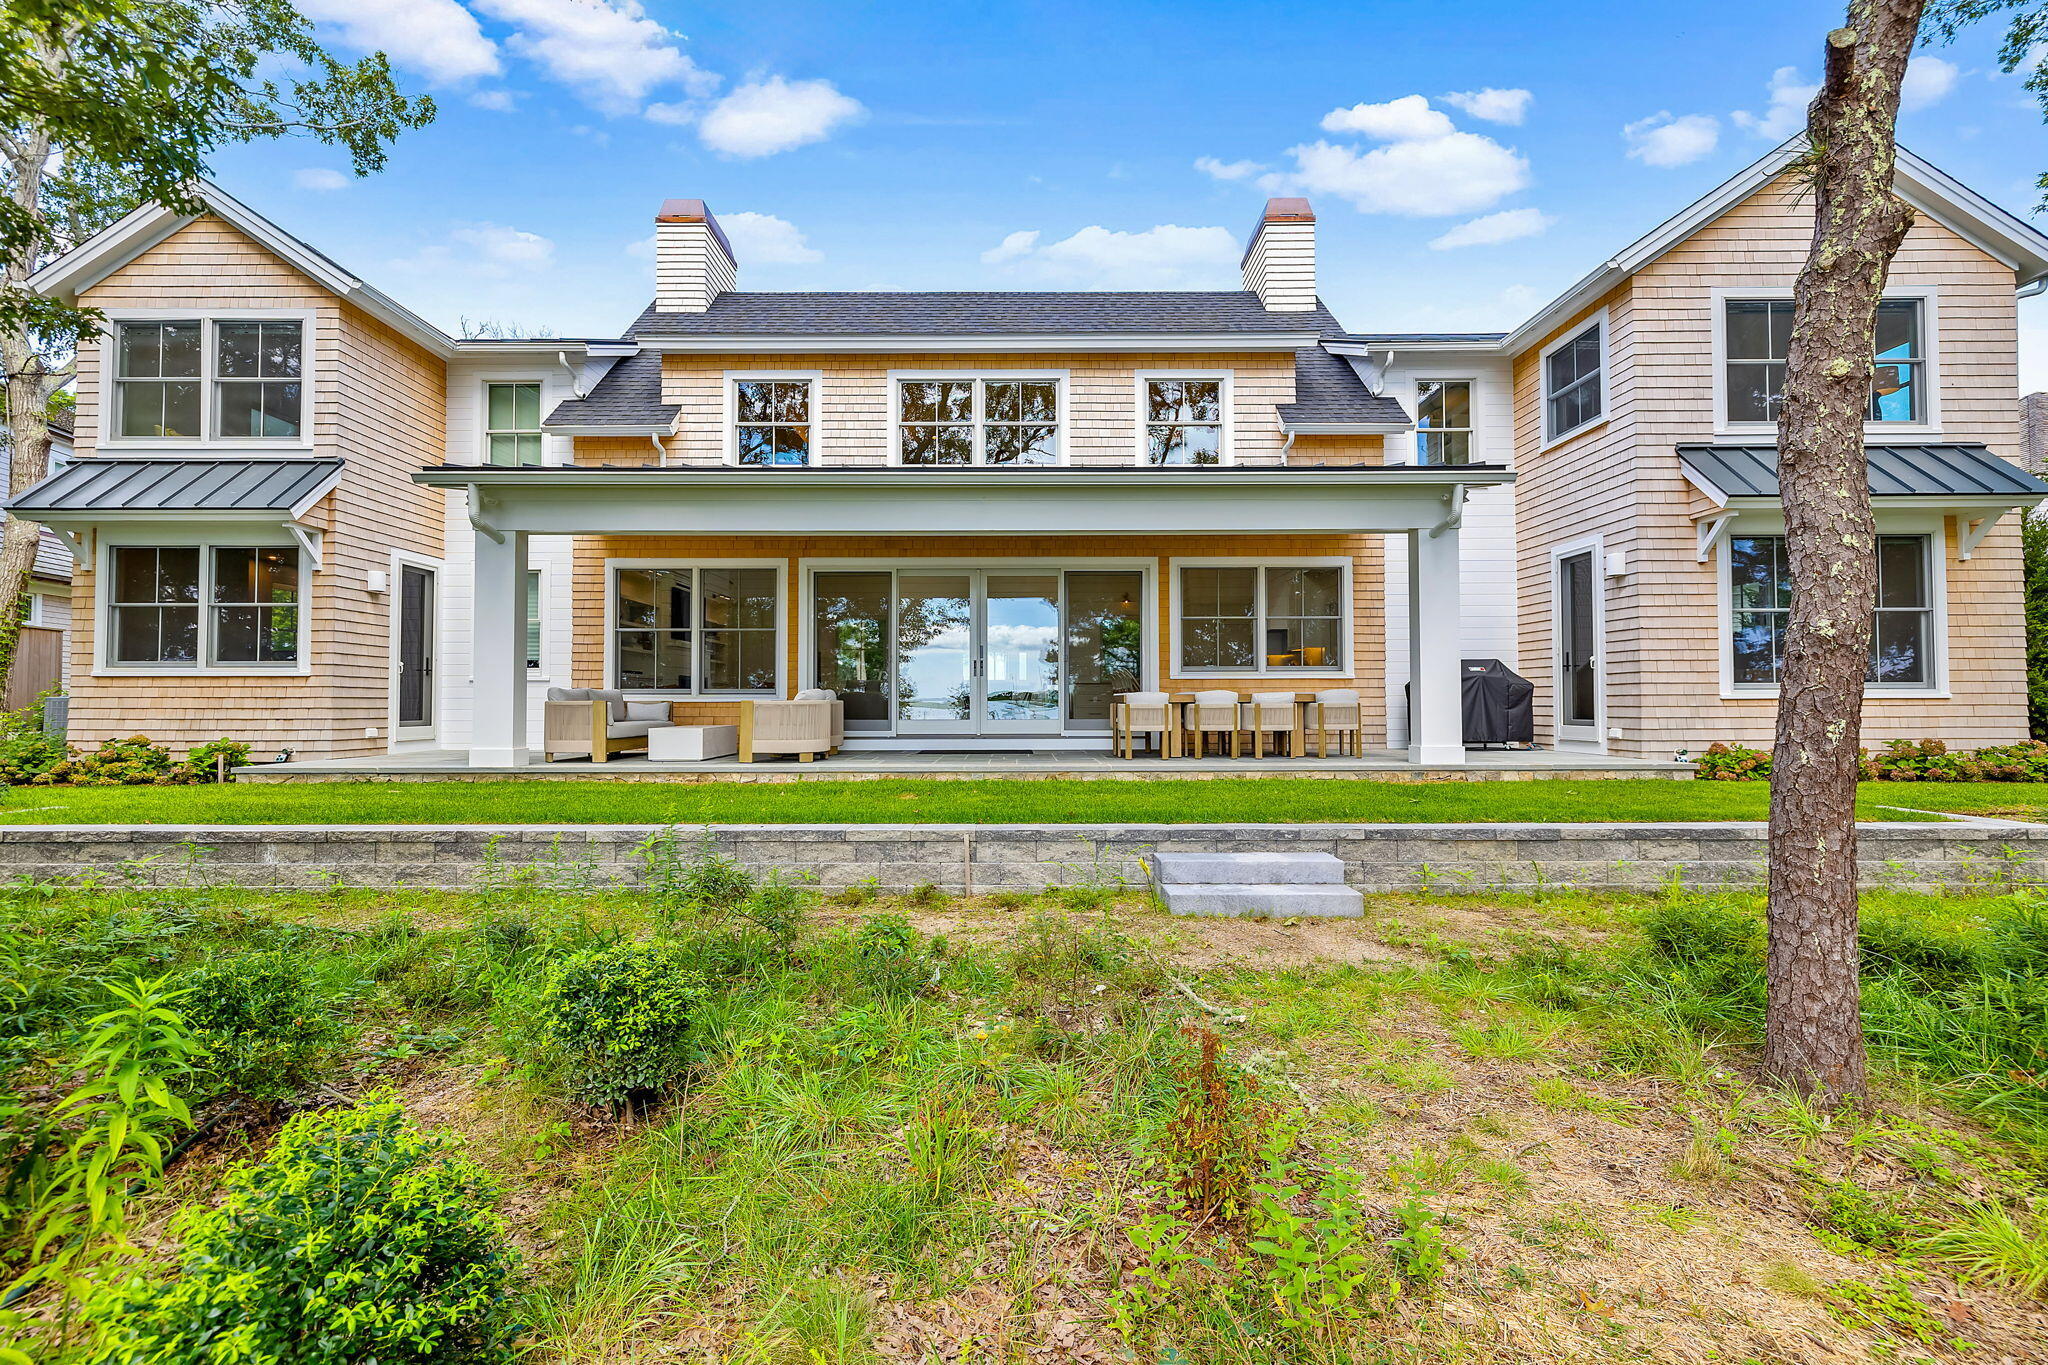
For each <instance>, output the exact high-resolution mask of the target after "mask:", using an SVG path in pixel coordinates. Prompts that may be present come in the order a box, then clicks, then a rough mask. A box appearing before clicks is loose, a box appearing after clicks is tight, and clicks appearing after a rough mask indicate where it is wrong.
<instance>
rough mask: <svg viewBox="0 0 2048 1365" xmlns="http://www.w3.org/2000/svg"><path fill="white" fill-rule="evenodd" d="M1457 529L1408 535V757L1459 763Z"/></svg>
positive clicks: (1462, 742)
mask: <svg viewBox="0 0 2048 1365" xmlns="http://www.w3.org/2000/svg"><path fill="white" fill-rule="evenodd" d="M1459 596H1460V591H1459V585H1458V528H1457V526H1456V525H1455V524H1453V525H1450V526H1445V527H1443V528H1441V529H1440V530H1437V531H1434V532H1432V531H1430V530H1429V529H1428V528H1426V527H1422V528H1418V529H1416V530H1413V531H1410V532H1409V533H1408V761H1409V762H1411V763H1430V764H1447V763H1463V762H1464V761H1465V708H1464V700H1463V687H1464V670H1463V668H1462V666H1461V665H1462V660H1461V659H1460V657H1459V654H1460V650H1461V639H1462V635H1463V632H1462V631H1461V630H1460V628H1459V620H1458V608H1459Z"/></svg>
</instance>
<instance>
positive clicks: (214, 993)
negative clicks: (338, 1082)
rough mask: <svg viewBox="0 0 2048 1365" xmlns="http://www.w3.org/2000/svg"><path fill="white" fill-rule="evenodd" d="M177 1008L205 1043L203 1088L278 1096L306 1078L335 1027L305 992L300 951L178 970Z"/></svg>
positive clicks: (335, 1038)
mask: <svg viewBox="0 0 2048 1365" xmlns="http://www.w3.org/2000/svg"><path fill="white" fill-rule="evenodd" d="M179 985H180V986H182V987H184V988H185V989H186V990H188V991H189V992H190V993H189V994H188V995H186V996H185V999H184V1003H183V1004H182V1005H181V1006H180V1009H181V1010H182V1011H183V1013H184V1015H185V1021H186V1023H188V1024H189V1025H191V1027H192V1033H193V1037H194V1038H195V1040H196V1041H197V1042H198V1043H199V1045H200V1046H201V1047H203V1048H204V1049H205V1053H204V1055H203V1056H202V1057H201V1058H200V1062H199V1069H200V1071H201V1072H202V1073H203V1074H204V1075H205V1076H206V1077H207V1078H208V1079H209V1080H210V1081H211V1083H212V1084H211V1086H210V1088H209V1090H208V1092H207V1093H209V1094H222V1093H226V1094H238V1095H247V1096H249V1097H251V1098H253V1099H258V1100H281V1099H286V1098H289V1097H290V1096H292V1095H294V1094H296V1093H297V1092H298V1091H299V1090H300V1089H301V1088H302V1087H304V1086H305V1084H306V1083H307V1082H308V1081H310V1080H311V1079H312V1078H313V1075H314V1072H315V1070H316V1068H317V1067H318V1066H319V1063H320V1057H321V1055H322V1054H323V1053H324V1052H326V1051H327V1049H329V1048H331V1047H333V1046H334V1045H335V1044H336V1043H337V1042H339V1041H340V1040H341V1036H342V1029H341V1025H340V1024H339V1023H338V1022H337V1021H336V1020H335V1018H334V1016H333V1015H332V1014H330V1013H329V1012H328V1011H327V1009H326V1007H325V1003H324V1002H323V1001H321V1000H320V999H319V998H318V997H317V996H316V994H315V993H314V991H313V988H312V985H311V983H310V982H309V981H308V980H307V978H306V968H305V965H304V959H303V957H302V956H299V955H294V954H288V953H282V952H277V953H250V954H247V955H245V956H240V957H227V958H222V959H221V960H219V961H217V962H209V963H207V964H205V965H204V966H201V967H198V968H195V969H194V970H192V971H191V972H188V973H186V974H185V976H184V977H183V979H182V980H181V981H180V982H179Z"/></svg>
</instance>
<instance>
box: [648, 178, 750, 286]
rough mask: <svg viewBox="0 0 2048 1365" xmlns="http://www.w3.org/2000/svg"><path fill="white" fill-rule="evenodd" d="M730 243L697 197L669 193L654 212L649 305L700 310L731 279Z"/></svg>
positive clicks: (733, 268)
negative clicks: (679, 197) (651, 288)
mask: <svg viewBox="0 0 2048 1365" xmlns="http://www.w3.org/2000/svg"><path fill="white" fill-rule="evenodd" d="M738 270H739V266H738V263H737V262H735V261H734V260H733V258H732V243H730V242H728V241H726V240H725V233H724V232H722V231H720V229H719V226H718V220H717V219H716V218H713V217H712V216H711V210H710V209H709V208H706V207H705V205H704V201H703V200H702V199H669V200H665V201H664V202H663V203H662V206H661V212H660V213H657V214H655V215H654V305H655V307H656V308H658V309H659V310H660V311H662V312H664V313H701V312H703V311H705V310H706V309H708V308H709V307H711V301H712V300H713V299H715V298H717V297H718V296H719V295H720V294H722V293H724V292H725V291H726V290H728V289H731V288H732V287H733V284H734V283H735V279H736V276H737V274H738Z"/></svg>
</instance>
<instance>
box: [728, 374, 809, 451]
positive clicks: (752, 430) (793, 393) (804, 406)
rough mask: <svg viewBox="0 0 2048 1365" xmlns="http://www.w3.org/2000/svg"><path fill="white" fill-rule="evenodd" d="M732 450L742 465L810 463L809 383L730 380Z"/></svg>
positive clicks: (783, 380)
mask: <svg viewBox="0 0 2048 1365" xmlns="http://www.w3.org/2000/svg"><path fill="white" fill-rule="evenodd" d="M732 387H733V417H734V431H733V438H734V450H735V452H736V457H737V459H738V461H739V463H741V464H754V465H802V464H809V463H810V462H811V381H810V380H808V379H736V380H734V381H733V386H732Z"/></svg>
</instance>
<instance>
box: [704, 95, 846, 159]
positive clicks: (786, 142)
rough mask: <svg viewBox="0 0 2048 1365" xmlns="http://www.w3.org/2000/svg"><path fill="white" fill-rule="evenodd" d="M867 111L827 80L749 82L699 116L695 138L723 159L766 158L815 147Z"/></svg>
mask: <svg viewBox="0 0 2048 1365" xmlns="http://www.w3.org/2000/svg"><path fill="white" fill-rule="evenodd" d="M866 112H867V111H866V110H865V109H863V108H862V107H861V103H860V101H859V100H856V99H853V98H851V97H850V96H847V95H842V94H840V93H839V91H838V89H837V88H836V87H834V86H833V84H832V83H831V82H830V81H790V80H784V79H783V78H782V77H780V76H770V77H768V78H767V79H766V80H750V81H749V82H748V83H747V84H745V85H742V86H740V87H739V88H738V89H736V90H734V91H733V92H732V93H731V94H729V95H727V96H726V97H725V98H724V99H721V100H719V101H718V102H717V103H716V104H714V105H712V106H711V108H710V109H708V110H706V111H705V114H704V118H703V121H702V122H701V123H700V124H699V125H698V128H697V136H698V137H699V138H701V139H703V142H704V145H705V146H707V147H709V148H711V150H713V151H715V152H723V153H725V154H726V155H728V156H741V157H755V156H769V155H772V154H773V153H775V152H786V151H788V150H789V149H790V148H792V147H802V146H804V145H805V144H806V143H811V142H818V141H821V140H823V139H824V138H826V137H828V136H830V134H831V132H832V130H833V129H834V128H836V127H838V126H839V125H840V124H842V123H846V122H848V121H849V120H851V119H855V118H858V117H860V116H861V115H862V114H864V113H866Z"/></svg>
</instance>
